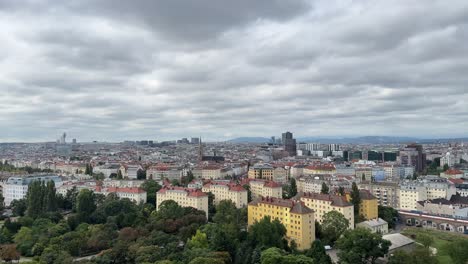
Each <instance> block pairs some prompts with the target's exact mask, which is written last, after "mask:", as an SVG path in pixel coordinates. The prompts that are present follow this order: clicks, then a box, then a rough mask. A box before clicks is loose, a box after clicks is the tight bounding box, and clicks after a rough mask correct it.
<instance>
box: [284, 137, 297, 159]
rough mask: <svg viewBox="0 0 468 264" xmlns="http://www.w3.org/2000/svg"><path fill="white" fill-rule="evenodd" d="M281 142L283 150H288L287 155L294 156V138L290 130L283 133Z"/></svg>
mask: <svg viewBox="0 0 468 264" xmlns="http://www.w3.org/2000/svg"><path fill="white" fill-rule="evenodd" d="M282 142H283V147H284V150H285V151H286V152H288V154H289V156H296V140H295V139H294V138H293V134H292V133H291V132H289V131H288V132H286V133H283V135H282Z"/></svg>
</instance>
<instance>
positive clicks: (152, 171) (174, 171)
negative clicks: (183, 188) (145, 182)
mask: <svg viewBox="0 0 468 264" xmlns="http://www.w3.org/2000/svg"><path fill="white" fill-rule="evenodd" d="M182 175H183V170H182V168H181V167H179V166H176V165H170V164H158V165H155V166H151V167H149V168H148V169H147V170H146V178H147V179H152V180H157V181H162V180H164V179H168V180H169V181H172V180H177V181H180V180H181V179H182Z"/></svg>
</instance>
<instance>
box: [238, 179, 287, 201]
mask: <svg viewBox="0 0 468 264" xmlns="http://www.w3.org/2000/svg"><path fill="white" fill-rule="evenodd" d="M246 184H248V185H249V186H250V192H251V194H252V199H256V198H259V197H274V198H282V197H283V187H282V186H281V185H280V184H278V183H276V182H274V181H266V180H250V181H246Z"/></svg>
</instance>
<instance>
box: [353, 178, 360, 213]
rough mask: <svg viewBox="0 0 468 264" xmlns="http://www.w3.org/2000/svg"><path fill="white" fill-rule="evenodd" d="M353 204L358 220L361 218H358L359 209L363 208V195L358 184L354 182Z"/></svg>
mask: <svg viewBox="0 0 468 264" xmlns="http://www.w3.org/2000/svg"><path fill="white" fill-rule="evenodd" d="M351 203H352V204H353V206H354V216H355V220H357V219H358V218H359V217H357V216H359V208H360V206H361V194H360V192H359V189H358V187H357V184H356V182H353V184H352V187H351Z"/></svg>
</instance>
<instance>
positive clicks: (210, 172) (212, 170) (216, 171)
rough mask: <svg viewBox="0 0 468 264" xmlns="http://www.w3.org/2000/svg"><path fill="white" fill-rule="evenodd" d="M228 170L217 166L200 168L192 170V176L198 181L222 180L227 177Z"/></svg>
mask: <svg viewBox="0 0 468 264" xmlns="http://www.w3.org/2000/svg"><path fill="white" fill-rule="evenodd" d="M227 172H228V170H227V169H224V168H222V167H221V166H217V165H206V166H200V167H197V168H195V169H193V170H192V173H193V176H194V177H195V178H198V179H207V180H208V179H210V180H217V179H224V178H225V177H226V176H227V175H228V173H227Z"/></svg>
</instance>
